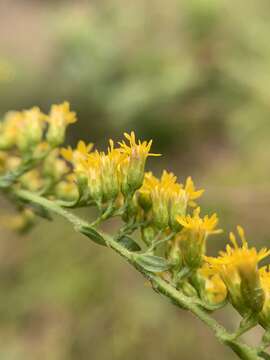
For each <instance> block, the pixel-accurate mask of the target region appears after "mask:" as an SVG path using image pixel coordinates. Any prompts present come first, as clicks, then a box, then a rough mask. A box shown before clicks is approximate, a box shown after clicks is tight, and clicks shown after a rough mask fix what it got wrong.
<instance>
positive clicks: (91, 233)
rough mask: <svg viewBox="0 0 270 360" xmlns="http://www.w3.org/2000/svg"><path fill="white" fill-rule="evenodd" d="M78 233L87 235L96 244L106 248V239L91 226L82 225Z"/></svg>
mask: <svg viewBox="0 0 270 360" xmlns="http://www.w3.org/2000/svg"><path fill="white" fill-rule="evenodd" d="M78 231H79V232H80V233H82V234H84V235H86V236H87V237H89V238H90V239H91V240H93V241H94V242H95V243H97V244H99V245H103V246H106V242H105V240H104V238H103V237H102V236H101V235H100V234H99V233H98V232H97V231H96V230H95V229H93V228H91V227H89V226H84V225H82V226H80V227H79V228H78Z"/></svg>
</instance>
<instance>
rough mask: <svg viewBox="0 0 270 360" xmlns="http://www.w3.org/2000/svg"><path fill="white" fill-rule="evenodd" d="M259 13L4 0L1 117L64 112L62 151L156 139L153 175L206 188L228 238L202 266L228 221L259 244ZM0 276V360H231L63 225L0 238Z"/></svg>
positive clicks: (262, 200) (262, 211) (268, 110)
mask: <svg viewBox="0 0 270 360" xmlns="http://www.w3.org/2000/svg"><path fill="white" fill-rule="evenodd" d="M269 13H270V3H269V1H268V0H260V1H245V0H236V1H234V2H233V4H232V3H231V2H228V1H225V0H184V1H180V0H167V1H166V2H165V1H164V0H136V1H131V0H115V1H114V0H96V1H94V0H93V1H82V0H76V1H56V0H54V1H41V0H40V1H38V0H33V1H30V0H28V1H27V0H24V1H22V0H21V1H20V0H13V1H4V0H3V1H0V24H1V25H0V26H1V32H0V94H1V96H0V114H1V115H3V114H4V113H5V112H6V111H8V110H11V109H14V110H15V109H22V108H27V107H31V106H33V105H38V106H40V107H41V108H42V109H43V110H44V111H47V110H48V109H49V106H50V104H51V103H57V102H60V101H63V100H68V101H70V102H71V105H72V108H73V109H74V110H76V111H77V113H78V116H79V119H80V120H79V122H78V123H77V124H76V125H75V126H73V127H70V129H69V132H68V137H69V139H68V141H69V142H71V143H75V142H76V141H77V140H78V139H79V138H82V139H84V140H87V141H93V142H95V143H96V144H98V145H99V146H103V145H104V144H105V143H106V141H107V139H108V138H109V137H113V138H115V139H119V138H120V137H121V134H122V133H123V131H130V130H135V131H136V133H137V134H138V135H140V136H141V137H143V138H147V139H149V138H152V139H153V140H154V150H155V151H156V152H162V153H163V154H164V156H163V157H162V158H158V159H154V160H151V161H150V162H149V167H150V168H151V169H154V170H155V171H156V172H157V173H159V172H160V171H161V169H162V168H167V169H168V170H172V171H174V172H175V173H176V174H177V175H178V176H179V179H180V180H183V179H184V178H185V177H186V176H188V175H192V176H193V177H194V179H195V182H196V184H197V185H198V186H199V187H205V188H206V189H207V191H206V193H205V195H204V197H203V200H202V206H203V208H204V211H205V212H206V211H217V212H218V214H219V215H220V217H221V226H222V227H223V228H224V229H225V233H224V235H222V236H220V237H219V238H217V239H214V238H213V239H211V240H210V244H209V251H210V252H211V253H216V252H217V250H218V249H220V248H221V247H223V246H224V244H225V241H226V237H227V233H228V231H229V230H231V229H233V228H235V226H236V225H237V224H238V223H240V224H242V225H243V226H244V227H245V228H246V231H247V234H248V238H249V239H250V242H251V243H252V244H256V245H257V246H261V245H262V244H263V245H266V246H267V245H268V242H269V235H270V231H269V228H268V219H269V207H270V185H269V175H270V174H269V173H270V164H269V160H270V151H269V140H270V71H269V68H270V42H269V37H270V24H269ZM267 210H268V211H267ZM7 211H8V212H10V213H12V212H13V209H12V207H11V206H10V204H7V203H5V202H4V200H1V215H2V216H6V215H7ZM89 216H90V215H89ZM2 223H3V221H2ZM3 225H4V224H3ZM268 246H269V245H268ZM0 278H1V281H0V287H1V289H0V291H1V300H0V339H1V340H0V343H1V346H0V359H1V360H13V359H14V360H26V359H27V360H34V359H41V360H71V359H72V360H73V359H79V360H81V359H82V360H84V359H91V360H96V359H98V360H124V359H130V360H137V359H147V360H153V359H155V360H164V359H170V360H176V359H177V360H179V359H181V360H182V359H183V360H193V359H197V358H200V359H202V360H216V359H220V360H223V359H224V360H225V359H228V360H229V359H232V360H233V359H235V356H234V355H233V354H231V352H230V351H229V350H227V349H225V348H224V347H222V346H221V345H219V344H218V343H217V341H216V340H215V339H214V337H213V335H212V334H211V332H209V331H208V329H206V328H205V327H204V326H203V325H202V324H201V323H200V322H199V321H197V320H196V319H194V318H192V316H191V315H189V314H187V313H185V312H182V311H179V310H178V309H175V308H174V307H173V306H172V305H171V304H169V303H167V302H166V300H164V299H162V298H161V297H159V296H157V295H156V294H154V293H153V292H152V291H151V289H150V288H149V287H148V286H147V285H145V284H144V280H143V279H142V278H141V276H140V275H139V274H137V273H136V272H135V271H133V270H132V269H130V268H129V266H128V265H127V264H125V263H123V262H122V260H121V259H120V258H118V256H117V255H115V254H112V253H111V252H110V251H106V250H104V249H103V248H102V249H100V248H99V247H98V246H95V245H93V244H91V243H89V242H88V241H87V240H86V239H85V238H83V237H82V236H79V235H76V234H75V233H74V232H73V231H72V229H71V228H70V227H69V225H68V224H66V223H65V222H63V221H62V220H61V219H56V221H55V222H53V223H47V222H45V221H41V222H40V223H39V225H38V226H37V227H36V228H35V229H34V231H32V232H31V233H30V234H27V235H24V236H21V237H20V236H18V235H15V234H14V233H12V232H11V231H10V230H8V229H6V228H5V227H4V226H2V229H1V242H0ZM217 317H218V319H219V320H220V321H222V322H223V323H224V324H225V325H226V326H228V327H229V328H232V327H233V326H235V325H236V323H237V321H238V318H237V316H236V314H235V313H234V312H233V311H232V310H229V309H226V311H225V312H224V311H223V312H221V313H219V314H217ZM259 336H260V331H259V330H256V331H255V332H253V333H252V334H249V335H247V337H248V341H252V342H254V343H256V342H257V341H258V339H259Z"/></svg>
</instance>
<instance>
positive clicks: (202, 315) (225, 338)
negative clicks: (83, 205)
mask: <svg viewBox="0 0 270 360" xmlns="http://www.w3.org/2000/svg"><path fill="white" fill-rule="evenodd" d="M15 195H16V196H17V197H18V198H20V199H21V200H23V201H26V202H30V203H33V204H37V205H39V206H42V207H44V208H45V209H46V210H49V211H51V212H53V213H55V214H58V215H61V216H62V217H64V218H65V219H67V220H68V221H69V222H70V223H71V224H72V225H73V226H74V228H75V230H77V231H80V229H81V228H83V227H88V228H91V225H90V224H89V223H88V222H86V221H84V220H82V219H81V218H79V217H78V216H76V215H74V214H73V213H71V212H70V211H67V210H66V209H63V208H62V207H61V206H59V205H58V204H56V203H55V202H53V201H51V200H48V199H46V198H44V197H42V196H39V195H36V194H33V193H31V192H29V191H26V190H17V191H15ZM93 231H95V233H97V234H98V235H99V236H100V237H102V238H103V239H104V242H105V243H106V245H107V246H108V247H110V248H111V249H113V250H114V251H115V252H117V253H118V254H119V255H121V256H122V257H123V258H124V259H125V260H126V261H128V262H129V263H130V264H131V265H132V266H133V267H134V268H136V269H137V270H138V271H139V272H140V273H141V274H142V275H143V276H144V277H145V278H146V279H148V280H149V281H150V282H151V284H152V287H153V289H154V290H155V291H156V292H158V293H160V294H162V295H164V296H165V297H167V298H168V299H170V300H171V301H172V302H173V303H174V304H175V305H176V306H178V307H180V308H184V309H186V310H189V311H190V312H191V313H193V314H194V315H195V316H196V317H198V318H199V319H200V320H201V321H202V322H203V323H205V324H206V325H207V326H208V327H209V328H210V329H212V331H213V332H214V334H215V336H216V337H217V339H218V340H219V341H220V342H221V343H223V344H225V345H227V346H229V347H230V348H231V349H232V350H233V351H234V353H235V354H237V355H238V356H239V358H240V359H243V360H262V359H263V357H261V356H259V351H258V350H257V349H255V348H252V347H250V346H248V345H246V344H244V343H243V342H241V341H239V340H238V339H234V337H233V334H230V333H229V332H228V331H227V330H226V329H225V328H224V327H223V326H222V325H220V324H219V323H218V322H217V321H216V320H215V319H213V318H212V317H211V316H210V315H209V314H208V313H207V312H206V311H205V310H204V309H203V308H202V307H201V306H200V305H199V304H198V303H197V302H196V300H194V299H193V298H190V297H187V296H186V295H184V294H183V293H182V292H181V291H179V290H177V289H176V288H175V287H174V286H172V285H171V284H170V283H168V282H167V281H165V280H163V279H162V278H161V277H160V276H158V275H156V274H154V273H151V272H149V271H146V270H145V269H143V268H142V267H141V266H140V265H139V264H138V263H137V262H136V256H134V253H132V252H130V251H129V250H127V249H126V248H125V247H123V246H122V245H121V244H120V243H118V242H117V241H115V240H114V239H113V237H111V236H109V235H108V234H105V233H103V232H102V231H97V230H96V229H94V228H93Z"/></svg>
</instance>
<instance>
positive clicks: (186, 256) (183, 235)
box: [176, 208, 222, 269]
mask: <svg viewBox="0 0 270 360" xmlns="http://www.w3.org/2000/svg"><path fill="white" fill-rule="evenodd" d="M176 219H177V221H178V222H179V224H181V225H182V226H183V229H182V230H181V232H180V233H179V234H178V235H177V238H176V241H177V242H178V244H179V247H180V250H181V254H182V257H183V263H184V264H185V265H186V266H187V267H189V268H191V269H197V268H199V267H200V266H201V264H202V262H203V256H204V254H205V246H206V239H207V237H208V236H209V235H211V234H219V233H220V232H222V230H221V229H216V226H217V223H218V217H217V215H216V214H213V215H212V216H210V217H209V216H208V215H206V216H204V217H203V218H201V217H200V208H197V209H195V210H194V211H193V216H191V215H187V216H177V217H176Z"/></svg>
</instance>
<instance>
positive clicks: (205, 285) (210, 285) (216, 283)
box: [198, 264, 227, 305]
mask: <svg viewBox="0 0 270 360" xmlns="http://www.w3.org/2000/svg"><path fill="white" fill-rule="evenodd" d="M198 276H199V279H200V280H202V296H203V298H204V299H205V300H206V302H208V303H210V304H214V305H217V304H220V303H222V302H223V301H224V300H225V299H226V297H227V287H226V285H225V284H224V281H223V280H222V279H221V277H220V275H219V274H218V273H216V272H215V271H213V269H212V268H211V267H209V265H208V264H204V265H203V267H202V268H201V269H199V270H198Z"/></svg>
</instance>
